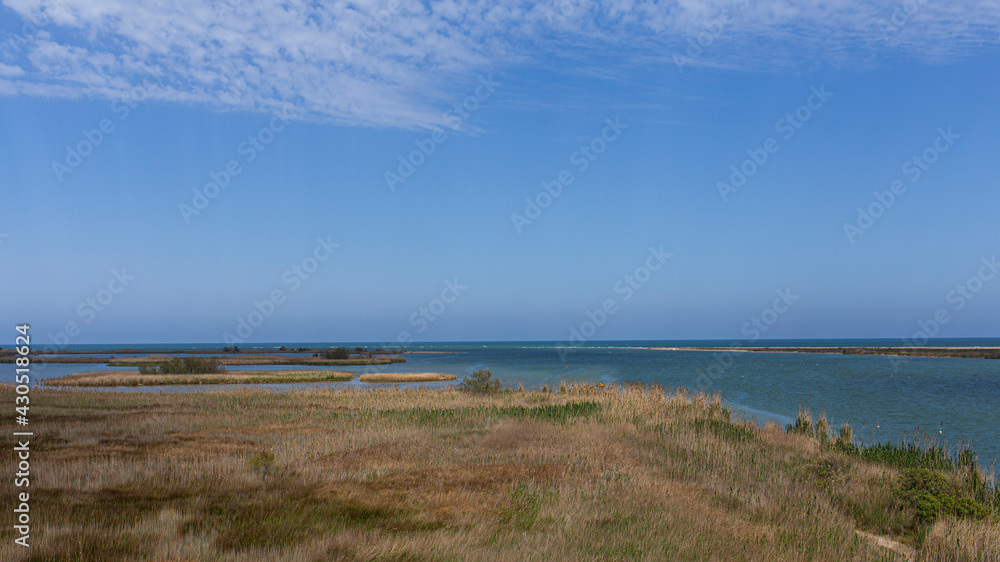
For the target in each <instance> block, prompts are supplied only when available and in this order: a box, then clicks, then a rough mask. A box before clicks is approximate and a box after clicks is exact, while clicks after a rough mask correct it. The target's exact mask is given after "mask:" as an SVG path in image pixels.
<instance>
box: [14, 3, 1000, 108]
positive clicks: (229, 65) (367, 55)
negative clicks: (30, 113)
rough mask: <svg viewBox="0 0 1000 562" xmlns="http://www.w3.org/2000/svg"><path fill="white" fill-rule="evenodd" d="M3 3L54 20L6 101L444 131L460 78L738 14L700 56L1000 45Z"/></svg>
mask: <svg viewBox="0 0 1000 562" xmlns="http://www.w3.org/2000/svg"><path fill="white" fill-rule="evenodd" d="M3 4H4V5H5V6H6V7H7V8H9V10H6V14H3V15H2V17H4V18H7V19H10V20H14V19H16V18H21V19H23V20H24V21H32V22H42V23H43V25H33V26H30V27H28V28H24V27H22V26H20V25H18V26H17V27H18V31H15V32H11V33H8V34H7V37H5V38H4V42H2V43H0V94H6V95H30V96H48V97H58V98H77V97H97V98H111V99H113V98H116V97H121V96H125V95H128V94H129V92H130V91H133V90H134V89H135V88H137V87H141V88H143V91H144V95H145V96H146V97H147V98H149V99H157V100H162V101H170V102H180V103H195V104H204V105H208V106H211V107H214V108H218V109H230V110H249V111H261V112H268V111H282V112H285V113H287V114H290V115H291V116H293V117H297V118H301V119H309V120H320V121H332V122H337V123H341V124H348V125H361V126H376V127H404V128H423V127H432V126H443V125H444V123H443V120H442V114H441V109H440V108H441V107H443V106H444V105H445V104H446V102H448V100H450V99H451V98H452V97H454V92H456V91H462V87H463V85H464V82H466V81H470V82H471V81H474V80H475V76H476V75H477V74H478V73H481V72H483V71H484V69H487V68H510V67H515V66H518V65H525V64H531V63H532V61H533V60H537V59H539V58H544V57H546V56H548V54H549V53H553V54H558V56H559V57H560V58H561V59H563V60H568V61H573V60H578V61H579V64H580V70H581V71H584V70H586V71H587V72H594V71H595V66H600V64H601V62H600V61H601V60H603V61H607V60H608V56H607V49H608V48H613V49H615V50H616V52H621V53H622V55H623V59H630V60H636V59H641V60H644V61H655V60H661V61H662V64H663V65H664V67H665V70H666V66H667V65H670V66H673V62H671V55H672V53H674V52H678V53H684V50H685V49H687V47H688V46H689V45H690V44H691V41H692V40H693V41H695V42H697V41H698V39H699V36H701V37H705V36H704V33H705V32H706V30H709V29H710V28H711V27H712V26H713V25H714V24H713V23H712V22H713V21H715V20H717V19H718V18H719V17H720V15H724V14H729V13H737V12H738V13H737V16H736V17H733V18H732V19H731V21H730V20H727V21H730V23H727V24H726V26H725V27H724V28H723V29H721V30H718V31H716V32H714V33H713V36H712V44H711V46H710V48H707V49H705V53H704V54H702V55H700V56H699V57H697V58H696V59H694V60H693V62H696V63H697V64H698V65H705V66H715V67H736V68H739V67H768V66H787V65H798V64H816V63H817V62H821V63H829V64H833V65H867V64H871V61H872V60H873V59H874V58H875V57H878V56H880V54H882V53H885V52H892V53H901V54H905V55H912V56H918V57H924V58H927V59H929V60H949V59H951V58H953V57H958V56H963V55H965V54H967V53H969V52H971V51H974V50H976V49H981V48H983V46H984V45H989V46H993V45H996V43H997V42H998V36H1000V2H998V1H997V0H964V1H963V0H959V1H954V2H944V1H942V0H903V1H901V2H899V3H898V4H886V3H884V2H872V1H865V0H825V1H821V0H809V1H804V2H803V1H796V2H793V1H790V0H757V1H752V0H684V1H676V2H652V1H648V0H632V1H630V0H619V1H616V2H611V3H608V2H596V1H592V0H546V1H542V2H537V3H536V2H524V1H517V0H495V1H486V0H452V1H445V2H432V3H422V2H399V1H398V0H360V1H356V2H344V1H337V2H331V3H317V2H305V1H299V0H284V1H271V0H216V1H214V2H204V1H202V0H174V1H172V2H152V1H138V0H3ZM7 27H8V29H9V28H11V27H14V26H7ZM600 50H605V53H604V55H603V56H602V57H596V58H595V59H590V60H588V59H587V54H586V53H587V51H592V52H595V53H596V52H598V51H600ZM567 53H576V56H568V55H567ZM580 57H582V58H580ZM595 60H596V61H597V62H595ZM608 69H609V70H613V69H614V67H613V66H609V67H608Z"/></svg>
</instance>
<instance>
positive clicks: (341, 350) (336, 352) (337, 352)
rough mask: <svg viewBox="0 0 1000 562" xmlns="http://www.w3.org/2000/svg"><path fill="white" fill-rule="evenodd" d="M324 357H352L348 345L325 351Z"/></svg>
mask: <svg viewBox="0 0 1000 562" xmlns="http://www.w3.org/2000/svg"><path fill="white" fill-rule="evenodd" d="M323 357H324V358H326V359H348V358H350V357H351V352H350V351H347V348H346V347H338V348H337V349H328V350H326V351H324V352H323Z"/></svg>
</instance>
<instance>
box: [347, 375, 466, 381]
mask: <svg viewBox="0 0 1000 562" xmlns="http://www.w3.org/2000/svg"><path fill="white" fill-rule="evenodd" d="M456 378H458V377H456V376H455V375H449V374H446V373H365V374H363V375H361V376H360V377H358V380H360V381H361V382H376V383H377V382H390V383H391V382H436V381H453V380H455V379H456Z"/></svg>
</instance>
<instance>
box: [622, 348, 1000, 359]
mask: <svg viewBox="0 0 1000 562" xmlns="http://www.w3.org/2000/svg"><path fill="white" fill-rule="evenodd" d="M640 349H649V350H653V351H729V352H733V353H821V354H826V355H879V356H885V357H952V358H960V359H1000V347H931V346H925V347H645V348H640Z"/></svg>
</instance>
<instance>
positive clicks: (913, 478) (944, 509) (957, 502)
mask: <svg viewBox="0 0 1000 562" xmlns="http://www.w3.org/2000/svg"><path fill="white" fill-rule="evenodd" d="M897 493H898V495H899V497H900V498H901V499H902V500H903V501H904V502H905V503H907V504H909V505H911V506H913V508H914V509H916V511H917V517H919V518H920V519H921V520H922V521H925V522H928V523H932V522H934V520H935V519H937V518H938V517H939V516H941V515H951V516H954V517H969V518H972V519H981V518H983V517H986V516H987V515H989V513H990V509H989V508H988V507H986V506H985V505H983V504H981V503H979V502H977V501H976V500H975V499H973V498H970V497H967V496H965V495H964V494H963V493H962V491H961V490H960V489H959V486H957V485H956V484H955V483H953V482H952V481H951V480H948V478H947V477H945V475H943V474H941V473H940V472H935V471H933V470H929V469H926V468H914V469H910V470H906V471H904V472H903V478H902V482H901V484H900V488H899V491H898V492H897Z"/></svg>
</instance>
